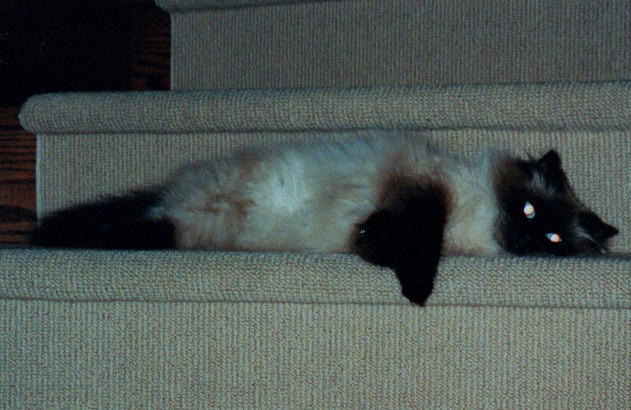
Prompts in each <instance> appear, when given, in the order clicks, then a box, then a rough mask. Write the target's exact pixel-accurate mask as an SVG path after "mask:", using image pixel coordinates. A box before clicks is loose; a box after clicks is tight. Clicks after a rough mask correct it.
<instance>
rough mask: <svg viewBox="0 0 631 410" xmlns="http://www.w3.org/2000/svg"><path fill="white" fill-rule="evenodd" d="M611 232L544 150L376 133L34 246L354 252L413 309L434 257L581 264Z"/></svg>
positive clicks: (195, 181) (292, 146)
mask: <svg viewBox="0 0 631 410" xmlns="http://www.w3.org/2000/svg"><path fill="white" fill-rule="evenodd" d="M617 233H618V230H617V229H616V228H614V227H612V226H610V225H608V224H606V223H605V222H603V221H602V220H601V219H600V218H599V217H598V216H597V215H596V214H594V213H593V212H592V211H590V210H589V209H587V208H586V207H585V206H584V205H582V204H581V202H580V201H579V200H578V199H577V198H576V196H575V195H574V193H573V192H572V189H571V187H570V185H569V183H568V180H567V178H566V175H565V173H564V172H563V170H562V169H561V161H560V159H559V155H558V154H557V153H556V152H555V151H553V150H552V151H549V152H548V153H546V154H545V155H543V156H542V157H541V158H539V159H520V158H517V157H514V156H511V155H509V154H507V153H505V152H486V153H482V154H480V155H479V156H477V157H475V158H461V157H458V156H455V155H452V154H449V153H447V152H446V151H444V150H442V149H439V148H437V147H434V146H432V145H430V144H428V143H426V142H424V141H422V140H420V139H416V140H410V139H406V138H399V137H394V136H392V135H389V136H387V137H385V136H384V135H379V132H377V133H372V134H370V135H366V136H364V137H363V138H355V139H353V140H348V141H341V142H340V141H338V142H333V141H321V142H311V143H304V144H298V143H287V144H280V145H277V146H270V147H264V148H257V149H251V150H245V151H242V152H240V153H237V154H235V155H233V156H231V157H228V158H224V159H219V160H213V161H208V162H202V163H198V164H194V165H191V166H187V167H185V168H183V169H181V170H180V171H179V172H177V173H176V174H175V175H174V176H173V177H172V178H171V179H170V180H169V181H167V182H166V183H165V184H164V185H162V186H160V187H157V188H155V189H152V190H148V191H142V192H136V193H132V194H129V195H128V196H123V197H114V198H107V199H104V200H102V201H100V202H96V203H91V204H86V205H79V206H76V207H73V208H69V209H66V210H62V211H58V212H55V213H53V214H52V215H49V216H47V217H45V218H44V219H43V220H42V221H41V224H40V226H39V228H38V229H37V230H36V232H35V234H34V237H33V242H34V243H35V244H36V245H39V246H48V247H80V248H105V249H165V248H180V249H209V250H252V251H287V252H346V253H355V254H358V255H360V256H361V257H362V258H363V259H365V260H367V261H369V262H372V263H374V264H377V265H381V266H386V267H389V268H392V269H393V270H394V271H395V273H396V274H397V276H398V278H399V280H400V282H401V287H402V291H403V294H404V295H405V296H406V297H407V298H408V299H409V300H411V301H413V302H416V303H419V304H423V303H424V302H425V300H426V299H427V297H428V296H429V295H430V293H431V291H432V288H433V282H434V276H435V275H436V271H437V267H438V263H439V259H440V256H441V255H442V254H476V255H478V254H480V255H493V254H498V253H501V252H509V253H513V254H518V255H525V254H550V255H576V254H586V253H592V252H599V251H604V249H605V246H606V242H607V240H608V239H609V238H611V237H612V236H614V235H616V234H617Z"/></svg>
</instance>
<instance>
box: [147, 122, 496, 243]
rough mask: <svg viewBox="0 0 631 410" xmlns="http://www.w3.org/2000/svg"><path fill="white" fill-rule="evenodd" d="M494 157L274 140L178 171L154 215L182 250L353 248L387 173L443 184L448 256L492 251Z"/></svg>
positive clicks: (379, 139)
mask: <svg viewBox="0 0 631 410" xmlns="http://www.w3.org/2000/svg"><path fill="white" fill-rule="evenodd" d="M494 158H495V157H494V156H493V155H483V156H481V157H480V158H477V159H474V160H470V161H469V160H465V159H461V158H457V157H454V156H451V155H447V154H443V153H440V152H439V151H437V150H436V149H434V148H432V147H429V146H428V145H427V144H426V143H425V142H423V141H421V140H409V139H405V138H402V137H400V136H397V135H394V134H384V135H376V134H374V133H373V134H370V135H366V136H365V137H362V138H354V139H353V140H348V141H343V142H335V141H321V142H316V143H304V144H297V143H293V144H284V145H282V144H281V145H278V146H274V147H267V148H260V149H256V150H251V151H244V152H242V153H239V154H237V155H235V156H232V157H229V158H225V159H221V160H216V161H210V162H204V163H200V164H197V165H194V166H191V167H187V168H185V169H183V170H182V171H180V172H179V173H178V174H176V175H175V176H174V177H173V178H172V179H171V181H170V182H169V183H167V185H166V188H165V195H164V200H163V201H162V203H161V204H160V205H159V206H157V207H156V208H154V209H153V210H152V215H154V216H156V217H160V218H167V219H168V220H170V221H171V222H172V223H173V224H174V225H175V229H176V241H177V246H178V247H179V248H185V249H224V250H254V251H288V252H301V251H305V252H350V251H351V245H352V244H351V242H352V238H353V231H354V228H355V226H356V225H357V224H358V223H361V222H363V221H364V220H365V219H366V218H367V217H368V216H369V215H370V214H371V213H373V212H374V211H375V210H377V209H378V208H379V205H380V194H381V192H382V189H383V185H384V184H385V183H387V179H388V176H392V175H397V174H404V175H406V176H412V177H414V178H416V177H419V178H431V179H433V180H439V181H441V182H444V183H445V185H446V186H447V188H448V190H449V192H450V197H451V200H450V204H451V206H450V214H449V216H448V222H447V226H446V229H445V243H444V251H445V253H452V254H453V253H460V254H495V253H497V252H499V251H500V247H499V245H498V244H497V242H496V240H495V238H494V236H495V229H496V227H495V224H496V221H497V216H498V205H497V203H496V198H495V194H494V191H493V187H492V179H491V168H492V166H493V163H494V161H496V159H494Z"/></svg>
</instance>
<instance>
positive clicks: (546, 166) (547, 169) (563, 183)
mask: <svg viewBox="0 0 631 410" xmlns="http://www.w3.org/2000/svg"><path fill="white" fill-rule="evenodd" d="M534 169H535V172H537V173H539V174H540V175H542V176H543V178H544V179H545V180H546V181H547V182H548V184H550V185H551V186H552V187H554V188H555V189H556V190H557V191H559V192H565V191H566V189H567V178H566V176H565V173H564V172H563V170H562V169H561V157H560V156H559V154H558V153H557V152H556V151H555V150H553V149H551V150H550V151H548V152H547V153H546V154H544V155H543V156H542V157H541V158H539V159H538V160H537V161H535V164H534Z"/></svg>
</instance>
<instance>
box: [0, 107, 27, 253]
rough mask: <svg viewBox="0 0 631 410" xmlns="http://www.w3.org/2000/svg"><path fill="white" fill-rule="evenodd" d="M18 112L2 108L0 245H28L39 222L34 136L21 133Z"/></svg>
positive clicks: (0, 112)
mask: <svg viewBox="0 0 631 410" xmlns="http://www.w3.org/2000/svg"><path fill="white" fill-rule="evenodd" d="M17 114H18V108H0V181H1V183H0V243H3V244H14V245H18V244H26V243H28V235H29V232H30V231H31V229H32V228H33V224H34V222H35V219H36V213H35V136H33V135H32V134H29V133H27V132H25V131H24V130H22V128H21V127H20V124H19V122H18V118H17Z"/></svg>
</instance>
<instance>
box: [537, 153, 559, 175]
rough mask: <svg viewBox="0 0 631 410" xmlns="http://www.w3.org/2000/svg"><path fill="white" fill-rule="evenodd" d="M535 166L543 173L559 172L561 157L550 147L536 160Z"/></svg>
mask: <svg viewBox="0 0 631 410" xmlns="http://www.w3.org/2000/svg"><path fill="white" fill-rule="evenodd" d="M535 166H536V167H537V169H539V170H540V171H541V172H543V173H544V175H547V174H549V173H556V172H559V171H561V157H560V156H559V154H558V153H557V152H556V151H555V150H553V149H551V150H550V151H548V152H547V153H545V154H544V155H543V156H542V157H541V158H539V160H537V162H536V164H535Z"/></svg>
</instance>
